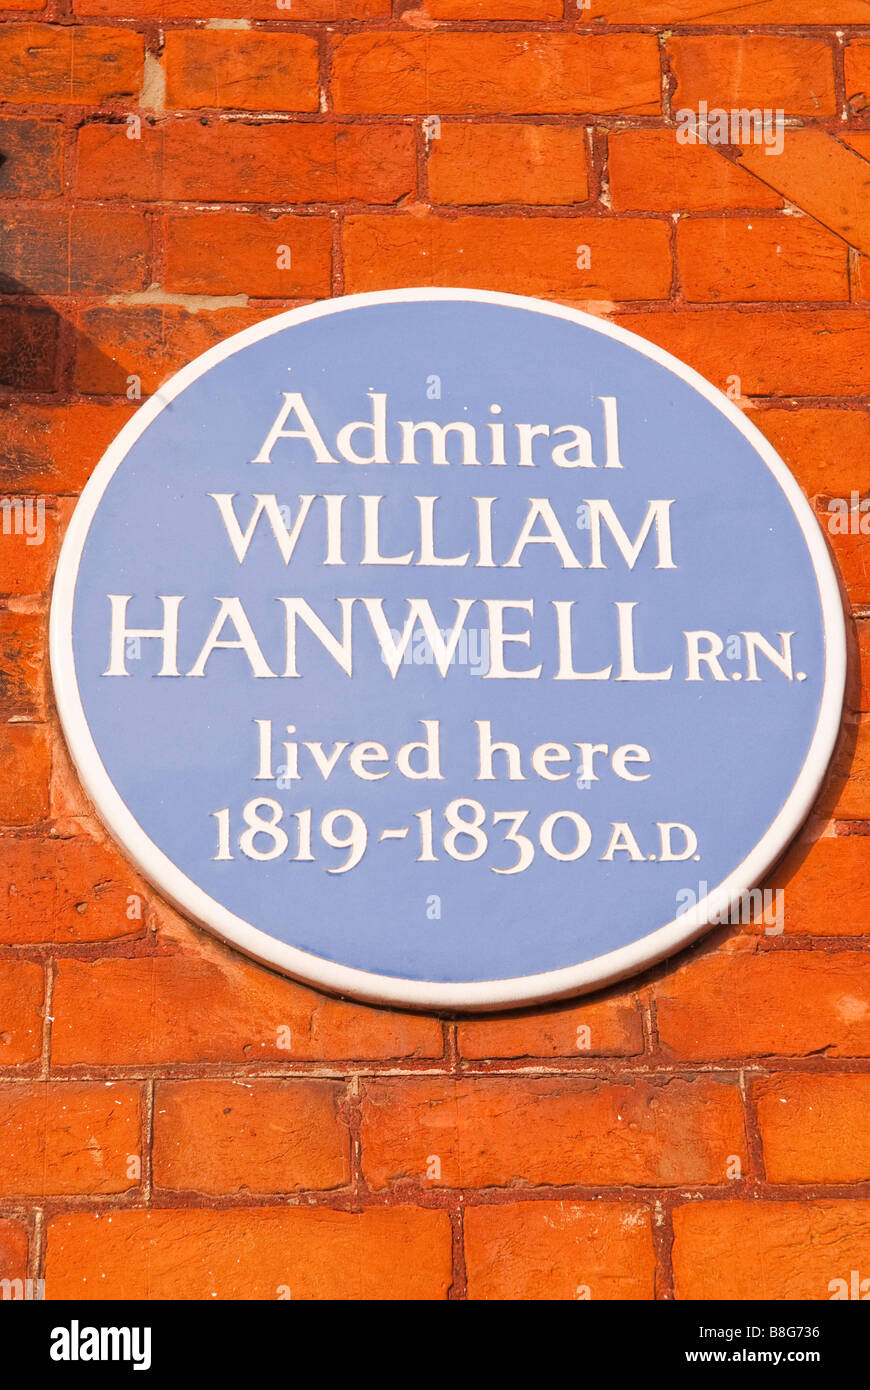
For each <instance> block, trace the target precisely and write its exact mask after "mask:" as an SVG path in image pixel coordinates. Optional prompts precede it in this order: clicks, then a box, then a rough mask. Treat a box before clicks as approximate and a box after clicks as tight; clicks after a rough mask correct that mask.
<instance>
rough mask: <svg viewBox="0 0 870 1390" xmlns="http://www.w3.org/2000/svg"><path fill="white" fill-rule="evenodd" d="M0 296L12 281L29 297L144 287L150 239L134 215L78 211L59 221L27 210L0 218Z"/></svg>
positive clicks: (44, 212)
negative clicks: (0, 250) (0, 257)
mask: <svg viewBox="0 0 870 1390" xmlns="http://www.w3.org/2000/svg"><path fill="white" fill-rule="evenodd" d="M0 237H2V240H3V268H2V274H0V291H3V292H4V293H7V294H8V293H13V292H14V288H15V286H14V284H13V283H12V282H14V281H20V282H22V283H23V284H24V285H26V287H27V290H28V292H29V293H31V294H88V293H95V292H99V291H105V292H109V291H111V292H113V293H120V292H122V291H124V290H141V289H144V287H145V286H146V285H147V283H148V255H149V248H150V233H149V228H148V226H147V224H146V223H145V222H144V221H143V219H142V218H141V217H140V216H139V215H138V213H133V212H114V211H113V212H109V211H107V210H106V209H104V208H99V209H78V210H77V211H74V212H71V213H69V214H67V215H66V216H65V217H58V216H57V214H56V213H55V212H54V211H53V210H51V209H45V210H43V209H40V210H39V211H34V210H33V209H30V210H28V211H27V213H17V214H14V215H10V216H7V217H0Z"/></svg>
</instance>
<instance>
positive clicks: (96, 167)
mask: <svg viewBox="0 0 870 1390" xmlns="http://www.w3.org/2000/svg"><path fill="white" fill-rule="evenodd" d="M270 37H272V36H271V35H270ZM76 179H77V182H76V189H77V192H78V194H79V195H80V196H81V197H84V198H125V199H126V198H135V199H137V200H138V201H145V202H155V201H163V200H165V201H168V202H177V201H185V200H190V199H202V200H203V201H206V202H241V203H281V204H287V203H329V204H330V205H334V204H336V203H344V202H351V201H358V202H362V203H386V204H389V203H395V202H396V201H397V200H398V199H399V198H401V197H403V196H404V195H406V194H408V193H411V192H413V190H414V188H415V187H416V181H417V155H416V145H415V137H414V132H413V130H412V129H411V128H410V126H405V125H396V124H389V125H388V124H383V125H382V124H378V125H346V124H339V123H336V124H332V123H330V124H329V125H315V124H296V123H292V122H287V121H271V122H269V121H267V122H264V123H263V124H257V125H248V124H246V123H244V122H241V121H233V122H230V123H229V124H225V123H221V122H216V121H206V122H205V123H203V124H200V122H199V121H190V120H177V121H174V122H172V124H171V125H161V126H148V125H144V126H143V127H142V131H141V139H139V140H128V139H127V135H126V127H124V126H120V125H102V124H95V125H86V126H83V127H82V129H81V130H80V131H79V142H78V160H77V172H76Z"/></svg>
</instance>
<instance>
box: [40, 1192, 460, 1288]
mask: <svg viewBox="0 0 870 1390" xmlns="http://www.w3.org/2000/svg"><path fill="white" fill-rule="evenodd" d="M179 1268H181V1269H183V1270H184V1279H183V1280H179V1278H178V1271H179ZM98 1271H99V1272H98ZM450 1279H451V1248H450V1222H449V1219H448V1217H447V1214H446V1212H443V1211H427V1210H425V1209H423V1208H419V1207H404V1206H401V1207H392V1208H383V1207H382V1208H374V1209H371V1210H369V1211H363V1212H357V1213H351V1212H343V1211H328V1210H326V1211H323V1210H319V1211H316V1210H310V1209H309V1210H305V1209H300V1208H296V1209H289V1210H287V1209H285V1210H281V1209H280V1208H276V1207H267V1208H253V1209H252V1208H245V1209H244V1210H240V1211H232V1210H230V1211H201V1210H196V1209H192V1210H189V1209H184V1208H180V1209H174V1210H171V1211H165V1210H155V1211H147V1212H144V1211H116V1212H112V1213H106V1214H100V1213H94V1214H91V1213H75V1214H72V1215H69V1216H58V1217H56V1218H55V1219H54V1220H53V1221H52V1223H51V1225H50V1227H49V1232H48V1252H47V1256H46V1266H45V1280H46V1296H47V1297H48V1298H76V1299H78V1298H124V1299H141V1298H185V1299H187V1298H189V1299H198V1298H222V1299H223V1298H225V1299H233V1298H261V1299H287V1298H292V1299H296V1300H299V1299H320V1298H324V1299H326V1298H329V1299H366V1298H377V1299H417V1298H427V1299H429V1298H444V1296H445V1294H446V1292H447V1288H448V1287H449V1284H450Z"/></svg>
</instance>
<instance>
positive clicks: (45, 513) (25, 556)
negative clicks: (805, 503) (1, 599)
mask: <svg viewBox="0 0 870 1390" xmlns="http://www.w3.org/2000/svg"><path fill="white" fill-rule="evenodd" d="M7 504H8V505H7ZM56 548H57V516H56V514H55V512H54V511H50V510H49V509H48V508H47V507H46V505H45V498H44V497H16V496H14V495H12V496H10V495H8V494H7V495H6V496H3V497H0V595H2V596H8V595H11V596H13V597H18V596H20V595H22V594H43V593H45V592H46V590H47V589H48V586H49V583H50V581H51V576H52V573H53V570H54V556H55V550H56Z"/></svg>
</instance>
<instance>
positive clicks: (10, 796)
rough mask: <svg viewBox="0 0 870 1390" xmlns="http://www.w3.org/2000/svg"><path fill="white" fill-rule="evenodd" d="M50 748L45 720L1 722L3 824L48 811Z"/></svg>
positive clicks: (0, 804) (39, 816)
mask: <svg viewBox="0 0 870 1390" xmlns="http://www.w3.org/2000/svg"><path fill="white" fill-rule="evenodd" d="M50 776H51V750H50V747H49V741H48V730H47V728H46V727H45V725H44V724H6V725H0V825H30V824H32V823H33V822H34V821H41V820H44V819H45V817H46V816H47V815H48V787H49V778H50Z"/></svg>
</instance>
